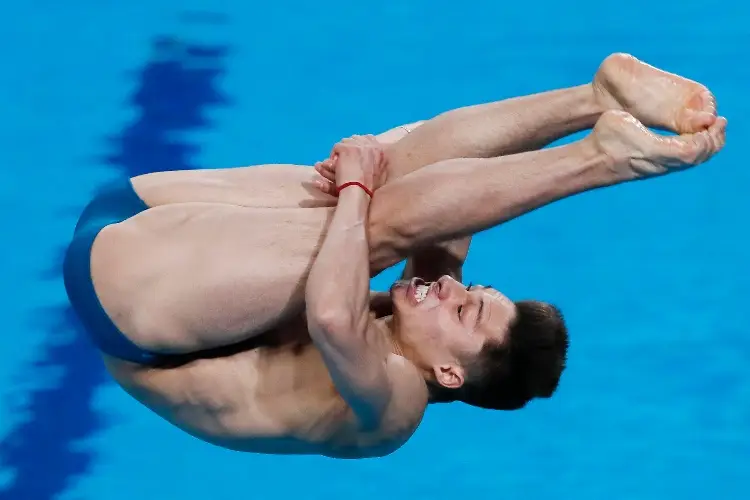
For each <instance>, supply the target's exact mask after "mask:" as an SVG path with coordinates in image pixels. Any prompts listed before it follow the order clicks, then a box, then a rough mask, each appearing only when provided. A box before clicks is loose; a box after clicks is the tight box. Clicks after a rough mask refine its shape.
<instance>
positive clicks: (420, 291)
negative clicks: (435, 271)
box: [410, 278, 440, 304]
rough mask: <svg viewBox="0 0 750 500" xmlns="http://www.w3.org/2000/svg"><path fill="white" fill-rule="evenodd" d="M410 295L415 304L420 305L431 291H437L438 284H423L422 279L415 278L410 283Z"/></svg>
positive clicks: (435, 282) (434, 282)
mask: <svg viewBox="0 0 750 500" xmlns="http://www.w3.org/2000/svg"><path fill="white" fill-rule="evenodd" d="M411 285H412V286H411V290H410V291H411V293H412V296H413V298H414V301H415V303H416V304H421V303H422V302H424V300H425V299H426V298H427V296H428V295H429V294H430V291H432V290H435V291H437V290H439V288H440V284H439V283H438V282H437V281H433V282H430V283H427V282H425V281H424V280H422V279H419V278H415V279H413V280H412V283H411Z"/></svg>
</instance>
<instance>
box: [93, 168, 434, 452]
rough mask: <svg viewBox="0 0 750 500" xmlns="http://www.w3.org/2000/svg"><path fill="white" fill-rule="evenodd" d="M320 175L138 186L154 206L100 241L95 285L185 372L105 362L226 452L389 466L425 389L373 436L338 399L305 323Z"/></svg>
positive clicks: (193, 174)
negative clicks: (315, 182)
mask: <svg viewBox="0 0 750 500" xmlns="http://www.w3.org/2000/svg"><path fill="white" fill-rule="evenodd" d="M313 173H314V172H313V171H312V169H308V168H304V167H294V166H264V167H253V168H248V169H229V170H209V171H188V172H165V173H158V174H150V175H147V176H142V177H138V178H135V179H134V180H133V185H134V187H135V189H136V191H137V192H138V194H139V196H141V198H142V199H143V200H144V201H145V202H146V204H147V205H149V206H151V207H153V208H152V209H150V210H148V211H146V212H143V213H141V214H139V215H137V216H136V217H133V218H132V219H130V220H128V221H125V222H124V223H121V224H118V225H116V226H110V227H108V228H105V229H104V230H103V231H102V233H101V234H100V236H99V237H98V238H97V241H96V242H95V244H94V249H93V252H92V275H93V279H94V283H95V287H96V289H97V293H98V294H99V297H100V301H101V302H102V305H103V306H104V308H105V310H107V312H108V313H109V314H110V316H111V317H112V318H113V320H114V322H115V324H116V325H117V326H118V327H119V328H120V329H121V331H123V332H124V333H125V334H126V335H127V336H128V337H129V338H131V340H133V341H135V342H136V343H138V344H139V345H140V346H141V347H144V348H147V349H151V350H155V351H160V352H165V353H169V354H173V355H174V358H173V359H174V360H175V363H173V364H170V365H169V366H165V367H145V366H141V365H136V364H131V363H127V362H124V361H121V360H117V359H114V358H110V357H105V362H106V365H107V367H108V369H109V371H110V372H111V374H112V375H113V376H114V378H115V379H116V380H117V381H118V383H120V385H122V387H123V388H124V389H125V390H126V391H127V392H129V393H130V394H131V395H132V396H133V397H135V398H136V399H137V400H139V401H140V402H142V403H143V404H144V405H146V406H147V407H149V408H151V409H152V410H153V411H155V412H156V413H157V414H159V415H161V416H162V417H164V418H165V419H166V420H168V421H169V422H171V423H173V424H174V425H176V426H177V427H179V428H181V429H183V430H185V431H186V432H188V433H190V434H192V435H194V436H196V437H198V438H200V439H203V440H205V441H208V442H211V443H214V444H216V445H219V446H223V447H227V448H231V449H235V450H240V451H250V452H257V453H274V454H322V455H327V456H335V457H343V458H348V457H365V456H379V455H383V454H387V453H390V452H391V451H393V450H395V449H397V448H398V447H399V446H401V444H403V443H404V442H405V441H406V440H407V439H408V438H409V436H410V435H411V434H412V433H413V432H414V430H415V429H416V426H417V425H418V424H419V421H420V420H421V417H422V414H423V411H424V408H425V405H426V389H425V388H423V387H421V385H419V389H418V390H416V391H415V390H408V391H395V393H394V394H396V396H395V397H394V400H393V401H392V403H391V406H392V408H391V409H390V410H389V411H388V412H387V415H386V418H385V421H384V424H383V426H382V427H381V428H380V429H378V430H376V431H372V432H363V431H362V430H361V429H360V428H359V426H358V423H357V421H356V420H355V418H354V416H353V414H352V413H351V411H350V409H349V408H348V406H347V405H346V404H345V402H344V401H343V399H342V398H341V397H340V396H339V394H338V393H337V391H336V389H335V387H334V385H333V382H332V381H331V378H330V376H329V375H328V371H327V369H326V367H325V365H324V363H323V361H322V359H321V357H320V355H319V353H318V351H317V350H316V349H315V347H314V346H313V345H312V343H311V341H310V338H309V335H308V333H307V327H306V325H305V323H304V314H303V313H304V282H305V279H306V276H307V273H308V271H309V269H310V266H311V265H312V262H313V259H314V257H315V255H316V254H317V251H318V248H319V245H320V243H321V240H322V236H323V234H324V231H325V230H326V227H327V225H328V222H329V220H330V217H331V215H332V211H333V206H334V204H335V200H334V199H332V198H329V197H326V196H324V195H322V194H319V193H318V194H316V193H315V192H314V191H313V190H312V189H309V188H308V187H307V186H308V182H309V181H310V179H311V176H312V175H313ZM237 297H244V298H245V300H237V299H236V298H237ZM247 297H250V298H251V299H250V300H247ZM226 346H231V347H226ZM195 352H198V353H199V354H194V353H195ZM384 354H386V355H387V354H388V353H384ZM391 356H393V357H395V355H391ZM399 363H403V364H406V363H407V362H406V361H405V360H403V359H401V358H399V360H398V361H397V363H396V365H398V364H399ZM406 371H407V372H409V373H414V370H411V371H409V370H406ZM412 382H413V381H412ZM411 386H412V387H416V386H415V384H413V383H412V384H411Z"/></svg>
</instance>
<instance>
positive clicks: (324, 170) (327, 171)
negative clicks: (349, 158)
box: [315, 162, 336, 181]
mask: <svg viewBox="0 0 750 500" xmlns="http://www.w3.org/2000/svg"><path fill="white" fill-rule="evenodd" d="M315 171H316V172H318V174H320V175H321V176H323V177H324V178H325V179H327V180H329V181H334V180H335V179H336V172H335V171H334V170H333V169H331V168H329V167H327V166H326V165H325V163H323V162H318V163H316V164H315Z"/></svg>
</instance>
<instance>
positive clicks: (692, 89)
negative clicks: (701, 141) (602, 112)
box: [593, 54, 716, 134]
mask: <svg viewBox="0 0 750 500" xmlns="http://www.w3.org/2000/svg"><path fill="white" fill-rule="evenodd" d="M593 87H594V93H595V95H596V98H597V100H598V101H599V103H600V104H601V105H603V106H604V107H605V109H619V110H623V111H627V112H629V113H631V114H632V115H633V116H635V117H636V118H637V119H638V120H640V121H641V122H642V123H643V124H644V125H646V126H648V127H655V128H661V129H665V130H671V131H673V132H677V133H678V134H684V133H693V132H699V131H701V130H704V129H706V128H708V127H709V126H711V125H712V124H713V123H714V122H715V121H716V100H715V98H714V96H713V94H711V92H710V91H709V90H708V89H707V88H706V87H705V86H703V85H701V84H700V83H698V82H694V81H692V80H688V79H687V78H683V77H681V76H678V75H675V74H672V73H667V72H666V71H662V70H660V69H658V68H655V67H653V66H650V65H648V64H646V63H644V62H642V61H639V60H638V59H636V58H635V57H633V56H631V55H628V54H612V55H611V56H609V57H607V58H606V59H605V60H604V62H603V63H602V64H601V66H600V67H599V71H597V73H596V76H595V77H594V83H593Z"/></svg>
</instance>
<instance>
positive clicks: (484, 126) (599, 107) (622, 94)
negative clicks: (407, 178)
mask: <svg viewBox="0 0 750 500" xmlns="http://www.w3.org/2000/svg"><path fill="white" fill-rule="evenodd" d="M611 109H614V110H624V111H627V112H629V113H631V114H632V115H633V116H634V117H635V118H636V119H638V120H640V121H642V122H643V123H644V124H646V125H647V126H651V127H657V128H662V129H665V130H672V131H674V132H677V133H680V134H683V133H693V132H698V131H700V130H703V129H705V128H706V127H708V126H710V125H711V124H712V123H713V122H714V120H715V119H716V103H715V100H714V98H713V95H711V93H710V92H709V91H708V89H707V88H706V87H705V86H703V85H701V84H699V83H696V82H694V81H691V80H688V79H686V78H683V77H680V76H678V75H674V74H671V73H667V72H665V71H662V70H660V69H657V68H654V67H653V66H649V65H648V64H645V63H643V62H641V61H639V60H638V59H636V58H634V57H632V56H629V55H627V54H613V55H611V56H609V57H608V58H606V59H605V60H604V62H602V64H601V65H600V67H599V69H598V71H597V72H596V74H595V76H594V79H593V82H592V83H591V84H586V85H580V86H578V87H573V88H570V89H563V90H555V91H551V92H544V93H541V94H536V95H531V96H525V97H518V98H514V99H508V100H505V101H499V102H495V103H490V104H483V105H478V106H469V107H466V108H461V109H456V110H453V111H449V112H447V113H443V114H442V115H439V116H437V117H435V118H433V119H432V120H429V121H427V122H425V123H424V124H423V125H422V126H420V127H419V128H418V129H416V130H414V131H413V132H412V133H411V134H409V135H408V136H406V137H404V138H403V139H402V140H400V141H399V142H397V143H396V144H394V145H393V146H391V147H390V150H389V152H388V154H389V160H390V164H391V167H390V168H391V169H392V172H391V173H390V176H389V178H397V177H400V176H402V175H406V174H408V173H409V172H413V171H414V170H416V169H418V168H420V167H423V166H425V165H429V164H432V163H436V162H438V161H442V160H447V159H450V158H490V157H494V156H502V155H509V154H515V153H522V152H526V151H532V150H535V149H539V148H541V147H544V146H546V145H548V144H550V143H551V142H554V141H556V140H558V139H560V138H562V137H565V136H567V135H570V134H572V133H574V132H578V131H581V130H585V129H588V128H591V127H592V126H593V125H594V124H595V123H596V121H597V120H598V118H599V117H600V116H601V114H602V113H604V112H605V111H607V110H611Z"/></svg>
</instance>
